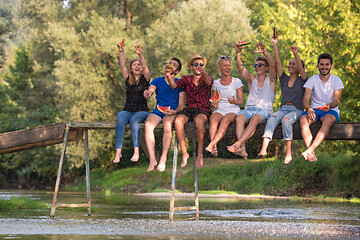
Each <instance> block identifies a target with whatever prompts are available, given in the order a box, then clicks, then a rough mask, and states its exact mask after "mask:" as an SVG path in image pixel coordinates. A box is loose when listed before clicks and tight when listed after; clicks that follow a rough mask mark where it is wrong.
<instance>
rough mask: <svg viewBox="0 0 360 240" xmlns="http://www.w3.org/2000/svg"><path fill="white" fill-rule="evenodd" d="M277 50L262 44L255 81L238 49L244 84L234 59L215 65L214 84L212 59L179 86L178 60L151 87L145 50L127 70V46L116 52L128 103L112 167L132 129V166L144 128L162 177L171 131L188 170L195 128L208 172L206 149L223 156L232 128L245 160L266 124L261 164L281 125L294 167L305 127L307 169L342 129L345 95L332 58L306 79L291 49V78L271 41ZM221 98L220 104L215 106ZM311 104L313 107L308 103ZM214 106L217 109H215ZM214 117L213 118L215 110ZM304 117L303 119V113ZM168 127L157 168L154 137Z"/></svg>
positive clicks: (197, 64)
mask: <svg viewBox="0 0 360 240" xmlns="http://www.w3.org/2000/svg"><path fill="white" fill-rule="evenodd" d="M271 41H272V43H273V45H274V57H272V56H271V54H270V53H269V52H268V51H267V50H266V47H265V44H264V43H262V42H258V43H257V44H256V45H257V48H258V49H257V51H255V53H257V54H261V55H260V56H258V57H256V59H255V63H254V65H253V67H254V70H255V74H253V73H250V72H249V71H248V70H247V69H246V68H245V66H244V64H243V60H242V51H243V49H244V42H243V41H239V42H238V43H236V44H233V47H234V48H235V50H236V68H237V70H238V72H239V73H240V78H241V80H240V79H239V78H235V77H232V76H231V75H230V74H231V67H232V61H231V58H230V57H229V56H222V57H220V58H219V59H218V60H217V66H218V69H219V72H220V76H221V78H219V79H216V80H213V78H212V76H211V75H210V74H208V73H207V72H206V71H205V66H206V63H207V61H206V59H205V58H204V57H202V56H200V55H194V56H192V57H191V58H190V60H189V61H188V67H189V68H190V69H191V70H192V75H185V76H183V77H182V78H181V79H178V78H176V75H177V74H178V73H179V72H180V70H181V68H182V64H181V61H180V60H179V59H178V58H175V57H174V58H172V59H171V60H170V62H169V63H167V64H166V66H165V70H164V76H162V77H158V78H155V79H154V80H152V81H151V82H150V78H151V75H150V72H149V69H148V67H147V64H146V60H145V58H144V56H143V54H142V47H141V46H139V45H136V46H135V53H136V54H137V55H138V56H139V58H138V59H133V60H131V61H130V64H129V68H127V66H126V58H125V55H124V44H120V45H118V50H119V58H120V67H121V72H122V75H123V78H124V79H125V84H126V103H125V106H124V108H123V110H122V111H121V112H120V113H119V114H118V116H117V126H116V146H115V148H116V154H115V159H114V160H113V162H114V163H118V162H119V161H120V159H121V157H122V154H121V149H122V147H123V146H122V144H123V139H124V135H125V127H126V125H127V124H130V129H131V134H132V141H133V145H134V154H133V156H132V158H131V161H134V162H136V161H138V159H139V152H140V126H139V124H140V123H143V122H145V141H146V145H147V149H148V153H149V159H150V163H149V167H148V169H147V171H148V172H150V171H152V170H153V169H154V168H155V167H157V169H158V170H159V171H160V172H162V171H164V170H165V166H166V160H167V154H168V151H169V148H170V144H171V139H172V129H173V124H174V127H175V132H176V137H177V140H178V142H179V145H180V149H181V152H182V163H181V167H182V168H183V167H185V166H186V164H187V160H188V158H189V154H188V152H187V148H186V141H185V131H184V127H185V125H186V123H188V122H189V121H193V122H194V124H195V128H196V136H197V142H198V147H197V159H196V166H197V167H202V166H203V151H204V149H205V150H206V151H208V152H210V153H211V154H212V155H213V156H217V155H218V149H217V143H218V142H219V141H220V140H221V139H222V137H223V136H224V135H225V133H226V130H227V128H228V126H229V124H230V123H232V122H235V123H236V137H237V141H236V142H235V143H234V144H232V145H231V146H228V147H227V150H228V151H230V152H232V153H234V154H237V155H239V156H241V157H244V158H246V157H247V155H248V154H247V152H246V147H245V142H246V141H247V140H248V139H249V138H250V137H251V136H252V135H253V134H254V132H255V130H256V127H257V125H258V124H260V123H264V122H266V127H265V130H264V134H263V142H262V147H261V150H260V153H259V154H258V155H259V156H260V157H264V156H266V155H267V147H268V145H269V143H270V141H271V140H272V137H273V133H274V130H275V128H276V127H277V126H278V125H279V124H280V123H281V125H282V134H283V140H284V141H285V142H286V155H285V160H284V163H285V164H288V163H290V162H291V160H292V151H291V142H292V139H293V127H292V126H293V124H294V123H295V122H297V121H300V126H301V133H302V136H303V139H304V142H305V145H306V147H307V149H306V150H305V151H304V152H302V156H303V157H304V159H305V160H308V161H317V158H316V156H315V153H314V150H315V149H316V148H317V147H318V146H319V145H320V143H321V142H322V141H323V140H324V139H325V137H326V136H327V134H328V133H329V130H330V127H331V125H332V124H333V123H335V122H338V121H339V108H338V107H339V104H340V99H341V92H342V90H343V89H344V85H343V83H342V80H341V79H340V78H339V77H338V76H336V75H333V74H331V73H330V71H331V69H332V67H333V59H332V56H331V55H330V54H328V53H322V54H320V55H319V56H318V62H317V68H318V70H319V74H316V75H314V76H312V77H310V78H309V79H308V76H307V75H306V72H305V67H304V63H303V61H302V60H301V59H300V57H299V54H298V47H296V46H291V48H290V50H291V52H292V53H293V55H294V58H292V59H291V60H290V62H289V64H288V66H287V70H288V74H287V73H285V71H284V69H283V67H282V65H281V60H280V54H279V48H278V36H276V35H274V36H272V38H271ZM278 78H279V80H280V85H281V106H280V108H279V109H278V110H277V111H276V112H273V103H274V99H275V95H276V82H277V79H278ZM243 81H245V82H246V84H247V86H248V89H249V95H248V98H247V100H246V104H245V107H244V109H241V108H240V106H241V105H242V104H243V102H244V99H243ZM154 93H155V94H156V101H157V103H156V104H157V105H156V108H155V109H154V111H152V112H151V113H149V109H148V106H147V100H148V99H150V98H151V97H152V95H153V94H154ZM212 96H217V97H216V98H211V97H212ZM310 99H311V101H310ZM210 100H212V101H210ZM212 108H213V109H214V111H213V112H211V109H212ZM304 110H305V111H304ZM208 121H209V122H210V126H209V137H210V143H209V145H208V146H206V147H205V148H204V138H205V133H206V125H205V124H206V123H207V122H208ZM317 121H320V122H321V128H320V130H319V131H318V133H317V134H316V136H315V138H313V136H312V133H311V131H310V125H311V124H312V123H315V122H317ZM160 123H162V124H163V130H164V134H163V146H162V154H161V157H160V160H159V162H158V161H157V159H156V156H155V136H154V129H155V128H156V126H157V125H159V124H160Z"/></svg>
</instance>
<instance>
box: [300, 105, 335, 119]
mask: <svg viewBox="0 0 360 240" xmlns="http://www.w3.org/2000/svg"><path fill="white" fill-rule="evenodd" d="M314 111H315V115H316V118H315V119H316V121H320V120H321V119H322V118H323V117H325V116H326V115H328V114H330V115H333V116H334V117H335V122H338V121H339V114H338V113H337V112H336V111H334V110H331V109H330V110H329V111H327V112H325V111H323V110H319V109H317V108H314ZM304 115H307V111H305V112H303V113H302V114H301V117H302V116H304Z"/></svg>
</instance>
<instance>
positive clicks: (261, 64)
mask: <svg viewBox="0 0 360 240" xmlns="http://www.w3.org/2000/svg"><path fill="white" fill-rule="evenodd" d="M233 46H234V48H235V50H236V67H237V69H238V71H239V73H240V76H241V78H242V80H244V81H246V82H247V84H248V88H249V89H250V90H249V96H248V99H247V101H246V105H245V109H244V110H241V111H240V114H239V115H238V116H237V117H236V137H237V141H236V142H235V143H234V144H233V145H231V146H228V147H227V148H228V150H229V151H230V152H232V153H235V154H237V155H240V156H242V157H244V158H246V157H247V152H246V149H245V142H246V141H247V140H248V139H249V138H250V137H251V136H252V135H253V134H254V133H255V130H256V127H257V125H258V124H259V123H263V122H265V121H266V120H267V118H268V117H269V116H270V114H272V112H273V103H274V99H275V94H276V65H275V60H274V58H273V57H272V56H271V55H270V53H269V52H268V51H266V48H265V44H263V43H262V42H259V43H257V44H256V46H257V47H258V50H257V51H255V53H262V54H263V55H264V56H259V57H257V58H256V60H255V64H254V65H253V66H254V69H255V74H256V75H254V74H252V73H250V72H248V70H247V69H246V68H245V67H244V65H243V61H242V59H241V51H242V50H243V46H242V45H241V42H238V43H236V44H235V45H234V44H233ZM248 122H249V124H248V126H247V127H246V128H245V124H246V123H248Z"/></svg>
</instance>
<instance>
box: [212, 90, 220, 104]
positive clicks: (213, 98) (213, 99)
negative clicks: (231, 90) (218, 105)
mask: <svg viewBox="0 0 360 240" xmlns="http://www.w3.org/2000/svg"><path fill="white" fill-rule="evenodd" d="M220 98H221V94H220V92H219V91H216V94H215V96H213V97H212V98H211V99H210V102H218V101H220Z"/></svg>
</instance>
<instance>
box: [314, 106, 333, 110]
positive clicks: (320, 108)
mask: <svg viewBox="0 0 360 240" xmlns="http://www.w3.org/2000/svg"><path fill="white" fill-rule="evenodd" d="M316 109H319V110H322V111H326V110H329V109H330V108H329V107H328V106H326V105H324V106H321V107H317V108H316Z"/></svg>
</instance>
